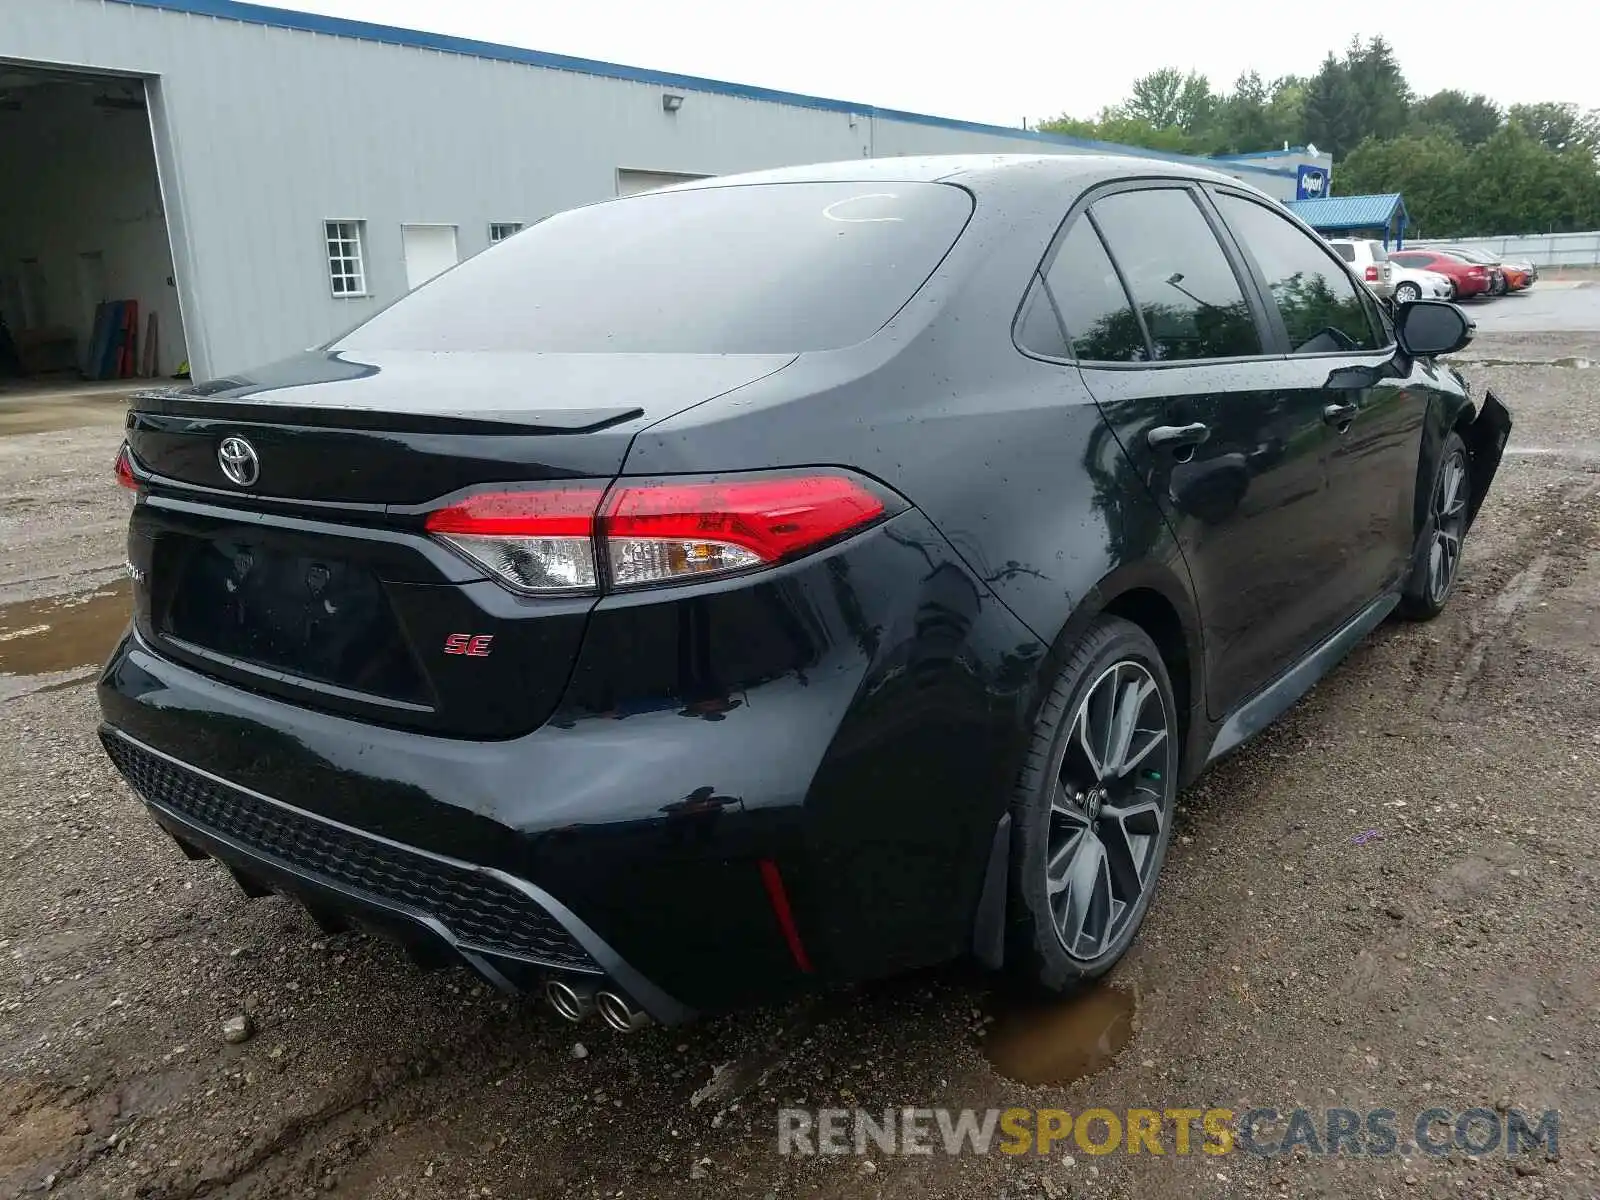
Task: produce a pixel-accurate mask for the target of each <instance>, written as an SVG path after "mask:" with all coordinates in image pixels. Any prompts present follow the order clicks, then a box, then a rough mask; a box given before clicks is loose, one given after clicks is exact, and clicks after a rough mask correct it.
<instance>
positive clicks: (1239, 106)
mask: <svg viewBox="0 0 1600 1200" xmlns="http://www.w3.org/2000/svg"><path fill="white" fill-rule="evenodd" d="M1269 98H1270V97H1269V96H1268V94H1267V85H1266V84H1265V83H1264V82H1262V79H1261V76H1260V75H1259V74H1258V73H1257V72H1255V71H1246V72H1245V73H1244V74H1242V75H1240V76H1239V78H1238V79H1237V80H1235V81H1234V85H1233V91H1232V92H1230V93H1228V95H1227V96H1225V97H1223V98H1222V100H1221V101H1220V102H1219V104H1218V106H1217V119H1216V132H1217V137H1218V140H1219V141H1220V142H1221V150H1222V152H1223V153H1227V154H1248V153H1250V152H1251V151H1253V150H1268V149H1275V148H1276V145H1275V143H1274V141H1273V133H1274V131H1273V128H1272V116H1271V114H1270V112H1269V111H1268V109H1267V102H1268V100H1269Z"/></svg>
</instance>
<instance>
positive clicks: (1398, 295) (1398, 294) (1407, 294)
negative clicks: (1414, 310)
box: [1394, 283, 1422, 304]
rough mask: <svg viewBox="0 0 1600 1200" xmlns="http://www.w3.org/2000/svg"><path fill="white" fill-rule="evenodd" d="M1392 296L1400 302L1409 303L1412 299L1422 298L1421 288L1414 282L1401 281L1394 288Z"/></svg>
mask: <svg viewBox="0 0 1600 1200" xmlns="http://www.w3.org/2000/svg"><path fill="white" fill-rule="evenodd" d="M1394 298H1395V299H1396V300H1398V301H1400V303H1401V304H1410V303H1411V302H1412V301H1413V300H1420V299H1422V290H1421V289H1420V288H1418V287H1417V285H1416V284H1414V283H1402V284H1401V285H1400V286H1399V287H1397V288H1395V290H1394Z"/></svg>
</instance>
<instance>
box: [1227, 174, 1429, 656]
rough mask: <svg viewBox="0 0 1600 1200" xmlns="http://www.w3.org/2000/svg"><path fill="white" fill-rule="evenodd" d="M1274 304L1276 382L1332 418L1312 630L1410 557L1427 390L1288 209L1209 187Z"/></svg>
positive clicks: (1351, 609) (1357, 289)
mask: <svg viewBox="0 0 1600 1200" xmlns="http://www.w3.org/2000/svg"><path fill="white" fill-rule="evenodd" d="M1213 196H1214V199H1215V202H1216V205H1217V209H1218V211H1219V212H1220V213H1221V215H1222V217H1223V219H1224V221H1225V222H1226V224H1227V226H1228V228H1229V230H1230V231H1231V232H1232V234H1233V235H1234V237H1235V239H1236V241H1237V244H1238V247H1239V249H1240V251H1241V252H1242V254H1243V256H1244V258H1245V260H1246V261H1247V262H1249V263H1250V264H1251V266H1252V267H1253V268H1254V269H1255V271H1256V272H1257V274H1258V277H1259V282H1260V285H1261V287H1262V289H1263V291H1264V292H1265V293H1266V295H1267V296H1268V298H1269V299H1270V301H1271V303H1270V305H1269V315H1270V317H1271V319H1272V321H1273V323H1274V325H1276V326H1277V329H1276V330H1275V335H1276V336H1279V337H1281V338H1282V339H1283V344H1284V345H1285V346H1286V347H1287V348H1288V351H1289V357H1288V359H1287V361H1286V363H1285V364H1284V366H1283V368H1282V376H1281V378H1282V386H1283V387H1284V388H1285V390H1286V393H1287V394H1289V395H1291V396H1293V397H1295V399H1294V401H1293V402H1294V403H1295V404H1297V405H1298V406H1300V407H1302V408H1304V409H1306V410H1308V411H1311V410H1316V409H1319V408H1320V410H1321V412H1322V414H1323V417H1324V418H1325V420H1326V421H1327V422H1328V428H1329V430H1330V443H1329V453H1328V492H1327V496H1326V500H1325V503H1324V505H1323V510H1322V512H1321V514H1320V520H1321V522H1322V523H1323V525H1324V526H1325V533H1324V536H1322V537H1321V538H1320V539H1319V542H1320V544H1321V545H1323V546H1324V547H1325V548H1326V549H1327V551H1328V553H1329V555H1330V557H1329V562H1328V566H1329V568H1330V569H1329V570H1328V571H1327V572H1326V575H1325V588H1326V591H1325V592H1324V594H1323V597H1322V602H1321V603H1320V604H1319V606H1318V612H1317V614H1316V622H1315V624H1316V628H1317V632H1318V633H1324V634H1325V633H1328V632H1331V631H1332V630H1333V629H1334V628H1335V627H1337V626H1338V625H1339V624H1341V623H1342V622H1343V621H1345V620H1348V619H1349V618H1350V617H1352V616H1354V615H1355V614H1356V613H1357V612H1358V611H1359V610H1360V609H1361V608H1362V607H1364V606H1365V605H1366V604H1367V603H1369V602H1370V601H1371V600H1372V599H1373V598H1374V597H1376V596H1377V595H1379V594H1380V593H1382V592H1384V591H1385V590H1387V589H1389V588H1391V587H1393V586H1394V584H1395V583H1396V582H1397V581H1398V579H1399V577H1400V575H1401V573H1402V572H1403V571H1404V570H1405V569H1406V566H1407V564H1408V563H1409V561H1410V555H1411V548H1412V533H1413V519H1412V499H1413V492H1414V489H1415V486H1416V476H1417V459H1418V455H1419V453H1420V451H1421V437H1422V424H1423V417H1424V415H1425V413H1426V409H1427V403H1428V393H1427V390H1426V389H1425V388H1423V387H1417V386H1412V385H1411V383H1410V381H1408V380H1407V379H1406V378H1404V377H1399V376H1397V375H1396V374H1395V372H1394V370H1393V369H1392V364H1393V362H1394V356H1395V346H1394V338H1393V334H1392V331H1391V330H1390V328H1389V326H1388V323H1387V322H1386V321H1385V320H1384V318H1383V316H1382V314H1381V313H1380V311H1379V309H1378V306H1377V305H1376V304H1375V303H1373V301H1372V299H1371V297H1370V295H1369V294H1368V293H1367V290H1366V289H1365V288H1363V287H1361V286H1360V284H1359V283H1358V282H1357V281H1356V280H1355V279H1353V278H1352V277H1351V275H1350V273H1349V272H1348V271H1347V270H1345V268H1344V266H1343V265H1342V264H1341V263H1340V262H1339V261H1338V260H1337V259H1336V258H1335V257H1334V256H1333V255H1331V254H1329V253H1328V252H1327V250H1326V249H1325V248H1324V247H1323V246H1322V244H1321V242H1320V240H1319V239H1318V238H1317V237H1316V236H1315V235H1313V234H1311V233H1308V232H1306V231H1305V230H1303V229H1302V228H1301V227H1300V226H1299V225H1297V224H1295V223H1294V222H1293V221H1292V220H1290V219H1289V217H1288V216H1286V215H1284V214H1283V213H1281V212H1278V211H1277V210H1276V209H1274V208H1273V207H1272V206H1271V205H1269V204H1266V203H1263V202H1262V201H1261V200H1259V199H1257V198H1256V197H1254V196H1250V195H1247V194H1245V193H1243V192H1234V191H1232V190H1231V189H1226V188H1218V189H1215V190H1214V192H1213Z"/></svg>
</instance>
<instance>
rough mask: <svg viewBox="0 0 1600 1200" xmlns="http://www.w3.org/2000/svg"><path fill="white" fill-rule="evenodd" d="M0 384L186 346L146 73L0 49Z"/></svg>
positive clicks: (129, 367)
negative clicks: (71, 64)
mask: <svg viewBox="0 0 1600 1200" xmlns="http://www.w3.org/2000/svg"><path fill="white" fill-rule="evenodd" d="M0 179H3V180H4V181H5V185H4V187H0V320H3V322H4V324H3V326H0V385H3V386H7V387H15V386H17V382H18V381H19V380H20V381H23V382H24V384H28V383H45V384H48V383H52V382H59V383H70V384H76V383H79V382H81V381H82V380H84V379H90V380H135V379H140V378H147V377H167V376H171V375H173V374H175V373H177V372H178V370H179V368H180V366H182V365H183V364H185V362H186V360H187V358H188V349H187V347H186V344H185V339H184V330H183V318H182V315H181V312H180V309H179V306H178V291H177V287H176V284H175V279H174V273H173V267H172V245H171V240H170V238H169V237H168V232H167V221H166V214H165V212H164V210H163V206H162V200H161V187H160V184H159V181H158V179H157V175H156V158H155V151H154V148H153V145H152V141H151V133H150V116H149V113H148V112H147V100H146V96H145V87H144V83H143V81H142V80H139V79H130V78H125V77H120V76H107V75H96V74H89V73H79V72H76V71H65V70H56V69H47V68H44V67H31V66H23V65H15V64H10V63H5V62H0Z"/></svg>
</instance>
